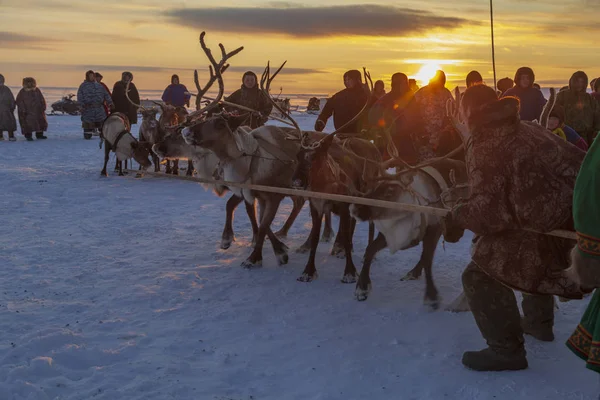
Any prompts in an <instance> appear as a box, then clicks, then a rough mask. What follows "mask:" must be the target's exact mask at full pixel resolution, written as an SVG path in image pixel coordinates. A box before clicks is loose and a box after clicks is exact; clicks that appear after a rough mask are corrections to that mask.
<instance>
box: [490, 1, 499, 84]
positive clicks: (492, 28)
mask: <svg viewBox="0 0 600 400" xmlns="http://www.w3.org/2000/svg"><path fill="white" fill-rule="evenodd" d="M492 1H493V0H490V26H491V30H492V68H493V70H494V90H496V91H497V90H498V86H497V84H496V48H495V46H494V5H493V3H492Z"/></svg>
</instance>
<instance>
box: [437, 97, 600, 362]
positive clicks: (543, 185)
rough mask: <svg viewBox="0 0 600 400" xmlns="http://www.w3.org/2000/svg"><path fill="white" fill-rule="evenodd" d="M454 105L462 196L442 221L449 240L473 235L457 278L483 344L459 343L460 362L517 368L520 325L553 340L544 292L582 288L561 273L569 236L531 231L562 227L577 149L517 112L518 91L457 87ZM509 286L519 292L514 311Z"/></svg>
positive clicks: (568, 294)
mask: <svg viewBox="0 0 600 400" xmlns="http://www.w3.org/2000/svg"><path fill="white" fill-rule="evenodd" d="M534 90H535V89H534ZM460 113H461V116H462V117H463V118H462V119H463V120H465V121H466V130H467V131H468V134H469V135H470V137H469V141H470V146H468V147H467V149H466V153H467V154H466V157H465V159H466V167H467V171H468V177H469V196H468V198H467V200H461V201H459V202H458V203H457V204H456V205H455V206H454V207H453V208H452V210H451V212H450V213H449V214H448V215H447V216H446V217H444V219H443V222H442V226H443V231H444V237H445V239H446V240H450V241H452V242H456V241H458V239H459V238H460V237H461V236H462V233H463V232H464V230H465V229H468V230H470V231H472V232H473V233H474V234H475V235H477V236H478V237H479V239H478V240H477V242H476V243H475V244H474V248H473V251H472V261H471V263H470V264H469V265H468V266H467V268H466V269H465V271H464V272H463V275H462V282H463V288H464V293H465V295H466V297H467V300H468V303H469V306H470V308H471V311H472V313H473V317H474V318H475V321H476V323H477V326H478V328H479V330H480V331H481V334H482V335H483V337H484V338H485V340H486V341H487V345H488V347H487V348H486V349H484V350H481V351H467V352H465V353H464V355H463V358H462V363H463V364H464V365H465V366H466V367H467V368H469V369H472V370H476V371H503V370H520V369H525V368H527V367H528V362H527V357H526V352H525V346H524V340H523V333H526V334H529V335H531V336H533V337H535V338H537V339H539V340H542V341H553V340H554V333H553V325H554V298H553V295H556V296H561V297H564V298H567V299H581V298H582V297H583V294H584V293H585V292H584V290H582V288H581V286H580V285H579V284H578V283H577V282H575V281H573V280H571V279H569V278H568V277H566V276H565V275H564V271H565V270H566V269H567V268H568V267H569V252H570V251H571V249H572V247H573V243H572V242H571V241H570V240H568V239H562V238H556V237H553V236H548V235H544V234H542V233H535V232H550V231H553V230H555V229H572V224H573V222H572V211H571V210H572V202H573V188H574V186H575V179H576V178H577V173H578V171H579V168H580V166H581V163H582V161H583V159H584V157H585V153H584V152H583V151H581V150H580V149H578V148H576V147H575V146H572V145H570V144H568V143H566V142H565V141H564V140H561V139H560V138H558V137H556V136H554V135H551V134H548V132H547V131H546V128H544V127H542V126H541V125H538V124H531V123H527V122H524V121H521V120H520V116H519V100H518V99H515V98H512V97H505V98H502V99H500V100H498V98H497V95H496V92H495V91H494V89H492V88H490V87H487V86H485V85H475V86H473V87H471V88H469V89H467V91H466V92H465V93H464V96H463V99H462V103H461V110H460ZM594 208H596V206H595V205H594ZM532 231H533V232H532ZM513 290H518V291H521V292H523V293H524V296H523V302H522V306H523V312H524V318H523V319H522V318H521V315H520V314H519V308H518V306H517V301H516V298H515V295H514V293H513ZM525 293H526V295H525Z"/></svg>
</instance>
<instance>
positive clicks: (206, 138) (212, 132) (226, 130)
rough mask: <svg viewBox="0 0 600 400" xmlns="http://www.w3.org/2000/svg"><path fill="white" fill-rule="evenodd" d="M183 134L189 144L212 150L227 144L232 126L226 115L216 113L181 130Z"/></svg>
mask: <svg viewBox="0 0 600 400" xmlns="http://www.w3.org/2000/svg"><path fill="white" fill-rule="evenodd" d="M181 135H182V136H183V139H184V140H185V142H186V143H187V144H189V145H192V146H200V147H205V148H207V149H211V150H212V149H215V148H216V147H219V146H220V145H224V144H225V143H224V142H225V141H226V140H225V139H226V138H227V137H229V136H230V135H231V128H230V127H229V124H228V121H227V118H226V117H225V116H223V115H221V114H215V115H213V116H211V117H210V118H206V119H203V120H201V121H197V122H196V123H194V124H193V125H190V126H188V127H185V128H184V129H183V130H182V131H181ZM215 150H216V149H215Z"/></svg>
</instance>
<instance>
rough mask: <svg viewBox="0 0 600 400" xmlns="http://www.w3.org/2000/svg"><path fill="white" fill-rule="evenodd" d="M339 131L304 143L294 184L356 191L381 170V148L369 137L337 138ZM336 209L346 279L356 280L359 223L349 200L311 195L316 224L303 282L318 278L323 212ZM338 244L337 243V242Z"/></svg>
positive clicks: (320, 189) (340, 191)
mask: <svg viewBox="0 0 600 400" xmlns="http://www.w3.org/2000/svg"><path fill="white" fill-rule="evenodd" d="M334 139H335V135H334V134H330V135H327V136H326V137H325V138H324V139H321V140H320V141H319V142H316V144H315V145H314V146H307V145H303V149H302V150H301V151H300V153H299V154H298V167H297V169H296V172H295V174H294V177H293V179H292V186H293V187H295V188H298V189H307V188H310V190H313V191H317V192H322V193H331V194H342V195H350V196H351V195H356V194H358V193H360V190H361V188H362V186H363V185H364V182H365V181H366V180H368V179H370V178H372V177H374V176H377V175H378V174H379V170H380V168H379V165H378V164H379V163H380V162H381V155H380V153H379V151H378V150H377V148H376V147H375V146H374V145H373V144H372V143H371V142H368V141H366V140H362V139H357V138H350V139H346V140H345V141H343V142H341V141H339V140H338V141H336V140H334ZM326 211H332V212H333V213H334V214H337V215H339V217H340V228H339V231H338V238H337V239H336V243H339V244H341V245H342V246H343V250H344V253H345V258H346V267H345V269H344V275H343V277H342V282H343V283H353V282H356V267H355V266H354V262H353V260H352V236H353V234H354V227H355V223H354V221H353V220H352V218H351V216H350V211H349V205H348V204H347V203H341V202H332V201H324V200H317V199H311V200H310V213H311V217H312V223H313V227H312V230H311V233H310V237H309V240H310V246H311V248H310V256H309V259H308V263H307V264H306V267H305V268H304V272H303V273H302V275H301V276H300V277H299V278H298V281H300V282H312V281H313V280H314V279H316V278H317V276H318V274H317V269H316V266H315V255H316V251H317V246H318V241H319V233H320V229H321V220H322V218H323V213H324V212H326ZM373 235H374V231H373V225H372V224H370V225H369V242H371V241H372V240H373ZM334 248H335V246H334Z"/></svg>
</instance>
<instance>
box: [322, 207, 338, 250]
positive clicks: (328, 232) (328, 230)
mask: <svg viewBox="0 0 600 400" xmlns="http://www.w3.org/2000/svg"><path fill="white" fill-rule="evenodd" d="M334 233H335V232H333V228H332V227H331V211H327V212H326V213H325V228H323V236H322V237H321V242H325V243H329V242H331V239H332V238H333V235H334Z"/></svg>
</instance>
